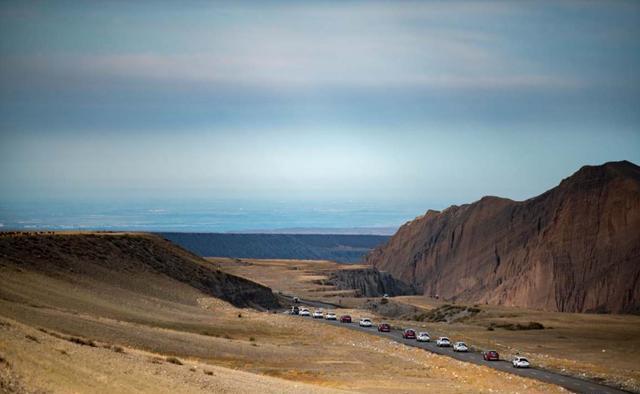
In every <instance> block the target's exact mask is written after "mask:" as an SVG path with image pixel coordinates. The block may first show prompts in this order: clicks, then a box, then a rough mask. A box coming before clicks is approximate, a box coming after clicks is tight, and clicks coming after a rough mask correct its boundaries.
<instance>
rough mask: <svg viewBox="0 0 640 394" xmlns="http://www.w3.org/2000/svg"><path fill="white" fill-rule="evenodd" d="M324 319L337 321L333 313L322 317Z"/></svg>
mask: <svg viewBox="0 0 640 394" xmlns="http://www.w3.org/2000/svg"><path fill="white" fill-rule="evenodd" d="M324 318H325V319H327V320H338V318H337V317H336V314H335V313H333V312H327V314H326V315H324Z"/></svg>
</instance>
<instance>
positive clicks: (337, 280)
mask: <svg viewBox="0 0 640 394" xmlns="http://www.w3.org/2000/svg"><path fill="white" fill-rule="evenodd" d="M327 284H330V285H332V286H335V287H336V288H337V289H339V290H352V289H355V290H356V294H357V295H359V296H363V297H382V296H383V295H385V294H388V295H389V296H399V295H413V294H416V289H415V288H413V286H411V285H408V284H406V283H404V282H402V281H399V280H397V279H395V278H394V277H393V276H391V275H390V274H389V273H387V272H380V271H378V270H377V269H373V268H365V269H345V270H339V271H335V272H333V273H332V274H331V276H330V277H329V280H328V281H327Z"/></svg>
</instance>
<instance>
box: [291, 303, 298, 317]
mask: <svg viewBox="0 0 640 394" xmlns="http://www.w3.org/2000/svg"><path fill="white" fill-rule="evenodd" d="M299 313H300V308H299V307H298V306H297V305H294V306H292V307H291V314H292V315H297V314H299Z"/></svg>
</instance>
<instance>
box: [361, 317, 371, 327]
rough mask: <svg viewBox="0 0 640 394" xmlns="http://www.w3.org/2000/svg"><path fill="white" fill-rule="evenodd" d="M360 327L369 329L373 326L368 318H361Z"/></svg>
mask: <svg viewBox="0 0 640 394" xmlns="http://www.w3.org/2000/svg"><path fill="white" fill-rule="evenodd" d="M359 324H360V327H371V326H373V322H372V321H371V319H369V318H368V317H363V318H362V319H360V323H359Z"/></svg>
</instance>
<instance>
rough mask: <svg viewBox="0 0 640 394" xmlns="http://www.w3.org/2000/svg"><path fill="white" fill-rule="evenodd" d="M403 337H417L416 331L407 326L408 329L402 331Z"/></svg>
mask: <svg viewBox="0 0 640 394" xmlns="http://www.w3.org/2000/svg"><path fill="white" fill-rule="evenodd" d="M402 338H404V339H416V331H415V330H413V329H411V328H407V329H406V330H404V331H402Z"/></svg>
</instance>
